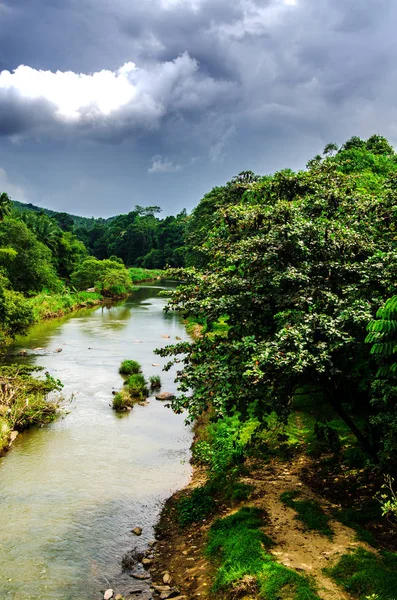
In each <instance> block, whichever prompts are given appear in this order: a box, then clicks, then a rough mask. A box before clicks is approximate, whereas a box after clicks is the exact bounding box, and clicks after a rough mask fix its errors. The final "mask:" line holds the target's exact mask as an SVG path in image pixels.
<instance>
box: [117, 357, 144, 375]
mask: <svg viewBox="0 0 397 600" xmlns="http://www.w3.org/2000/svg"><path fill="white" fill-rule="evenodd" d="M141 370H142V369H141V365H140V364H139V362H137V361H136V360H123V362H122V363H121V365H120V368H119V373H120V374H121V375H133V374H134V373H140V372H141Z"/></svg>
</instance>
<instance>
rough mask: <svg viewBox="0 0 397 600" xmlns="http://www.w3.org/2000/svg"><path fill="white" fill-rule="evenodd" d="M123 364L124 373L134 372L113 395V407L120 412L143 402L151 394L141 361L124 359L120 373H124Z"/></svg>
mask: <svg viewBox="0 0 397 600" xmlns="http://www.w3.org/2000/svg"><path fill="white" fill-rule="evenodd" d="M126 363H128V364H126ZM123 366H124V373H123V374H128V373H132V374H131V375H129V377H128V378H127V379H126V380H125V382H124V386H123V388H122V389H121V390H120V392H118V393H117V394H115V395H114V397H113V403H112V407H113V409H114V410H116V411H119V412H122V411H126V410H130V409H131V408H132V407H133V406H134V404H136V403H137V402H143V401H144V400H145V399H146V398H147V396H148V395H149V389H148V387H147V382H146V379H145V378H144V376H143V375H142V374H141V373H140V370H141V367H140V365H139V363H137V362H136V361H133V360H126V361H124V362H123V363H122V364H121V367H120V373H122V371H121V369H122V367H123ZM127 371H128V373H127Z"/></svg>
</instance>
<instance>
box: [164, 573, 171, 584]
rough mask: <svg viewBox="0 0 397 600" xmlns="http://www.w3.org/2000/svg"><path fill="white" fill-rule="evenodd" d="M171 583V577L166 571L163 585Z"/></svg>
mask: <svg viewBox="0 0 397 600" xmlns="http://www.w3.org/2000/svg"><path fill="white" fill-rule="evenodd" d="M170 582H171V575H170V574H169V573H168V571H166V572H165V573H164V575H163V583H165V584H167V583H170Z"/></svg>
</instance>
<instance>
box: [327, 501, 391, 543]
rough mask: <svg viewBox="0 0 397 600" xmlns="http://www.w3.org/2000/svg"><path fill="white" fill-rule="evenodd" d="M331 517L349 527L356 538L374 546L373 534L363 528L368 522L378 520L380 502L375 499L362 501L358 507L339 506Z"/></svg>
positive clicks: (380, 511) (380, 515)
mask: <svg viewBox="0 0 397 600" xmlns="http://www.w3.org/2000/svg"><path fill="white" fill-rule="evenodd" d="M333 517H334V518H335V519H337V520H338V521H340V522H341V523H343V524H344V525H346V526H347V527H351V528H352V529H354V531H355V532H356V534H357V538H358V539H359V540H361V541H362V542H366V543H367V544H369V545H370V546H376V545H377V542H376V539H375V536H374V535H373V534H372V533H371V532H370V531H368V530H367V529H365V526H366V525H368V524H369V523H373V522H378V521H380V519H381V517H382V510H381V506H380V503H379V502H378V501H377V500H372V501H369V502H366V503H363V504H361V505H360V507H358V508H339V509H336V510H335V511H334V512H333Z"/></svg>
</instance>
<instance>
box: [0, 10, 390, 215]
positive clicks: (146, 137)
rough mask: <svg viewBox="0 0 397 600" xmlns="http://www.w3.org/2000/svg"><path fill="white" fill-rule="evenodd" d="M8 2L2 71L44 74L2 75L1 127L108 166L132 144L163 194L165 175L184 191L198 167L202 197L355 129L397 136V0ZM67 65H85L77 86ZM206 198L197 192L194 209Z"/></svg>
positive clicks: (301, 157) (1, 19) (297, 162)
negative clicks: (85, 153)
mask: <svg viewBox="0 0 397 600" xmlns="http://www.w3.org/2000/svg"><path fill="white" fill-rule="evenodd" d="M0 6H3V8H2V9H0V40H1V42H0V70H1V69H8V70H9V71H10V72H12V71H13V70H14V69H16V68H17V67H18V66H19V65H21V64H25V65H28V66H29V67H32V69H33V72H30V73H25V72H24V73H22V74H21V73H20V72H18V73H19V75H18V77H19V79H18V78H17V77H14V78H13V79H11V82H12V85H11V87H10V80H8V83H7V85H8V88H7V90H5V89H4V87H3V88H2V87H1V86H2V76H1V75H0V134H1V135H3V136H12V139H13V141H14V143H15V140H17V141H18V140H19V144H20V145H21V147H22V145H23V144H27V140H28V139H29V137H31V136H33V135H34V136H36V138H35V139H39V140H40V141H39V142H37V143H40V144H41V147H45V144H46V143H49V140H51V139H57V140H60V139H62V138H64V140H66V141H65V143H67V144H69V148H70V151H72V149H73V152H75V153H77V154H78V153H79V152H81V144H82V143H83V142H84V140H85V141H86V142H87V143H89V144H91V149H92V152H93V153H94V155H96V156H98V160H103V158H101V152H100V151H99V145H100V143H102V142H106V145H109V146H110V147H112V146H113V148H114V150H113V152H114V160H115V161H119V162H124V161H122V160H121V158H123V159H124V156H122V153H123V152H125V150H126V148H127V147H128V152H129V153H131V155H130V161H131V164H132V163H133V164H134V169H132V170H134V176H136V175H137V171H136V169H138V165H139V169H140V171H138V172H140V173H141V175H142V178H143V180H142V181H143V183H142V182H141V183H142V185H144V187H143V188H142V189H146V190H147V191H148V194H149V195H150V194H153V193H155V190H156V185H158V189H159V190H160V189H161V193H162V194H164V186H163V183H162V181H163V179H164V178H167V180H168V181H171V180H173V181H176V182H177V181H179V182H180V183H181V185H182V181H184V179H183V177H184V174H185V172H187V173H188V174H189V178H190V181H192V179H194V177H195V176H197V177H198V176H199V178H200V181H199V184H197V185H198V187H199V190H200V191H199V193H201V192H202V191H205V190H206V189H208V187H210V186H211V185H212V184H214V183H219V182H221V181H222V178H227V177H229V176H232V175H233V174H234V173H235V172H236V171H238V170H240V169H241V168H254V169H256V170H258V171H260V172H265V171H270V170H273V169H275V168H279V167H284V166H288V162H286V161H289V164H290V166H292V167H297V166H303V165H304V163H305V162H306V160H307V159H308V158H309V157H310V155H313V154H315V153H317V152H318V151H320V150H321V149H322V147H323V145H324V144H325V143H326V142H328V141H336V142H342V141H344V139H346V138H347V137H349V136H350V135H353V134H358V135H362V136H367V135H370V134H371V133H373V132H374V131H376V132H379V133H382V134H384V135H386V136H388V137H389V138H390V139H391V141H397V129H396V125H395V123H396V119H397V110H396V108H395V102H394V98H395V96H396V93H397V77H396V67H395V64H394V63H395V60H394V57H395V55H396V51H397V39H396V38H395V35H394V23H395V22H396V18H397V6H396V4H395V3H394V2H393V1H392V0H384V1H383V2H382V3H381V6H379V2H378V0H361V1H360V2H358V1H357V0H316V1H314V0H296V1H294V0H261V1H259V0H235V1H233V2H230V0H191V1H189V0H179V1H178V0H145V1H144V2H143V1H142V0H139V1H138V0H113V2H111V3H110V2H108V0H85V1H81V0H79V1H78V0H62V1H61V0H53V1H52V2H48V0H13V2H12V3H11V2H8V1H7V0H0ZM129 62H133V63H135V64H136V69H135V71H133V72H131V73H129V74H128V76H126V77H125V81H121V80H120V71H119V69H120V67H122V66H123V65H124V64H125V63H129ZM103 69H106V70H107V71H109V74H108V80H107V83H106V81H105V80H104V82H103V86H102V87H101V85H99V84H98V85H97V84H96V83H95V84H94V78H92V75H93V74H94V73H96V74H98V73H99V72H100V71H102V70H103ZM40 70H43V71H47V72H48V73H47V75H46V78H44V77H42V76H40V77H39V71H40ZM58 70H59V71H68V70H70V71H71V74H70V85H69V84H68V85H65V84H64V83H62V81H64V80H63V79H62V76H61V75H62V74H59V73H58V74H56V71H58ZM79 73H83V74H85V75H86V76H88V77H85V78H84V77H83V78H81V77H80V78H79V76H78V75H79ZM22 75H23V76H22ZM25 75H26V76H27V75H29V77H31V80H30V83H29V84H28V83H26V81H25V79H24V77H25ZM95 77H96V79H95V81H98V78H99V76H98V75H96V76H95ZM17 79H18V80H17ZM82 79H84V81H85V83H84V85H83V84H82V83H81V80H82ZM121 79H122V77H121ZM32 82H33V83H32ZM3 83H4V80H3ZM86 84H87V85H88V86H89V89H90V92H89V93H88V96H87V94H86V92H85V91H82V89H83V88H82V86H83V87H84V86H85V85H86ZM124 84H125V85H126V86H127V87H126V88H125V89H124V88H123V87H122V86H123V85H124ZM32 86H33V87H32ZM62 86H64V87H62ZM90 86H91V87H90ZM95 86H96V87H95ZM117 86H119V87H117ZM128 86H130V87H128ZM60 87H61V88H62V90H63V93H62V94H61V96H59V95H57V94H56V90H59V89H60ZM84 89H85V88H84ZM119 89H120V93H119V91H118V90H119ZM32 90H33V91H32ZM38 90H39V93H38ZM54 90H55V91H54ZM95 90H96V91H95ZM123 90H124V91H123ZM128 90H129V92H131V93H130V96H128V93H129V92H128ZM125 91H126V99H125V102H120V103H119V104H118V103H117V101H116V100H115V98H116V99H117V98H119V97H120V98H121V97H122V96H123V93H124V92H125ZM112 93H113V97H112ZM85 94H86V95H85ZM69 95H70V96H71V97H75V98H76V97H78V98H79V101H78V102H77V104H76V103H75V106H74V107H72V108H71V107H70V105H68V104H67V103H66V105H65V98H67V97H68V96H69ZM97 96H98V98H97ZM87 98H88V99H87ZM104 98H105V99H106V98H108V101H109V103H110V104H109V105H108V106H105V107H104V106H103V102H104ZM100 99H102V100H101V101H100ZM101 102H102V104H101ZM109 107H110V108H109ZM73 111H74V112H73ZM37 136H38V137H37ZM32 139H33V138H32ZM46 140H47V142H46ZM19 152H20V153H21V152H22V151H21V150H19ZM138 153H139V156H138ZM17 154H18V153H16V152H13V155H14V156H16V155H17ZM44 154H45V153H44ZM0 158H1V155H0ZM77 162H78V161H77ZM3 163H4V160H3ZM6 166H7V165H6V164H2V163H1V162H0V168H2V167H6ZM75 168H76V169H77V167H75ZM215 169H216V170H217V171H216V172H217V173H218V176H219V180H220V181H219V180H218V181H216V180H215V176H214V173H215ZM131 172H132V171H131ZM77 175H78V169H77V170H76V176H77ZM130 181H131V180H130ZM156 181H158V184H156V183H155V182H156ZM16 183H18V182H16ZM125 186H126V184H125V183H123V185H122V186H121V187H123V193H124V192H125V190H126V187H125ZM134 186H135V183H134ZM145 186H146V188H145ZM135 187H136V186H135ZM193 187H194V186H193ZM139 189H140V193H142V189H141V188H139ZM150 190H152V191H150ZM175 193H176V194H177V195H178V193H179V200H178V202H179V201H182V198H183V197H185V198H186V196H185V194H186V192H185V191H184V190H183V189H181V190H180V191H179V192H178V190H176V192H175V189H173V198H174V199H175ZM189 193H190V192H189ZM194 193H196V190H195V191H194ZM165 200H166V199H165ZM195 201H197V197H195V198H194V199H193V198H192V197H191V196H189V198H187V202H186V203H187V204H188V205H190V206H191V205H192V204H193V203H194V202H195Z"/></svg>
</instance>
